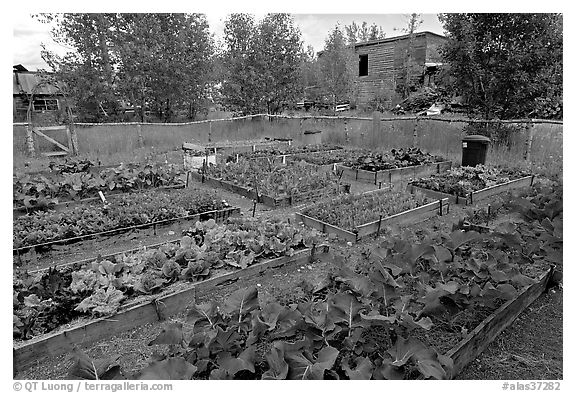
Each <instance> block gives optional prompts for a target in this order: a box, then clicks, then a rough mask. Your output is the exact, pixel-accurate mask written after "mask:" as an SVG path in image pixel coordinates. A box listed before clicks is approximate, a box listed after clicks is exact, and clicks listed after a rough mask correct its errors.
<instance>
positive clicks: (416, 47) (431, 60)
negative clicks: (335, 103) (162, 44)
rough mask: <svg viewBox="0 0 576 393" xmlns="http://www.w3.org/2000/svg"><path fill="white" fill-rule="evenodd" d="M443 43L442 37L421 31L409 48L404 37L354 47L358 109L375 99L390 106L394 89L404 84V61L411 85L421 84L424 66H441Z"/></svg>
mask: <svg viewBox="0 0 576 393" xmlns="http://www.w3.org/2000/svg"><path fill="white" fill-rule="evenodd" d="M446 40H447V38H446V37H444V36H442V35H439V34H436V33H431V32H429V31H424V32H420V33H415V34H414V35H413V37H412V43H411V44H410V35H408V34H406V35H402V36H397V37H390V38H384V39H379V40H373V41H367V42H361V43H358V44H356V45H355V52H356V54H357V56H358V77H357V80H356V83H357V92H358V97H357V99H358V105H359V106H366V105H367V104H369V103H370V102H372V101H374V99H375V98H376V97H379V99H383V98H384V99H386V100H387V101H390V103H391V101H393V97H394V95H395V92H396V91H397V87H398V86H402V85H403V84H404V78H405V75H406V73H405V71H404V69H405V64H406V61H407V59H408V58H409V59H410V61H409V63H408V64H409V67H410V80H411V82H412V83H413V84H416V85H418V84H419V83H420V84H421V83H424V81H425V80H426V78H424V76H425V75H426V69H427V65H429V64H434V65H437V64H438V63H441V62H442V58H441V54H440V51H439V47H440V46H441V45H442V44H444V43H445V42H446ZM409 46H411V50H410V55H409V56H408V48H409ZM427 80H428V81H429V80H430V78H429V77H428V79H427Z"/></svg>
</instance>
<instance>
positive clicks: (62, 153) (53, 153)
mask: <svg viewBox="0 0 576 393" xmlns="http://www.w3.org/2000/svg"><path fill="white" fill-rule="evenodd" d="M40 154H42V155H43V156H44V157H56V156H67V155H68V153H67V152H65V151H50V152H40Z"/></svg>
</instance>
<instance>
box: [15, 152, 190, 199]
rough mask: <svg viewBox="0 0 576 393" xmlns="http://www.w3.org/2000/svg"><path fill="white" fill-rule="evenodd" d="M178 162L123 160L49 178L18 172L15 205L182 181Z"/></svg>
mask: <svg viewBox="0 0 576 393" xmlns="http://www.w3.org/2000/svg"><path fill="white" fill-rule="evenodd" d="M181 174H182V172H181V170H180V169H178V167H176V166H175V165H172V164H169V165H165V164H159V163H146V164H120V165H119V166H118V167H115V168H107V169H103V170H101V171H100V172H99V173H90V172H75V173H74V172H72V173H69V172H62V173H61V174H60V175H58V176H57V177H53V178H52V177H51V178H48V177H46V176H43V175H41V174H38V175H29V174H24V175H21V174H15V175H14V176H13V180H12V191H13V203H14V207H26V208H29V209H39V208H46V207H49V206H51V205H54V204H56V203H59V202H61V201H71V200H79V199H83V198H90V197H97V196H98V192H99V191H102V192H108V193H110V192H112V193H123V192H129V191H136V190H143V189H148V188H155V187H165V186H173V185H178V184H182V180H181Z"/></svg>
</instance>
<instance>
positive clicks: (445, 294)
mask: <svg viewBox="0 0 576 393" xmlns="http://www.w3.org/2000/svg"><path fill="white" fill-rule="evenodd" d="M522 201H523V202H522V203H521V206H522V208H521V209H522V210H523V211H524V214H523V217H524V218H525V219H526V221H525V222H524V224H525V225H516V224H513V223H508V224H507V225H502V226H499V227H498V228H496V229H495V230H494V231H493V232H490V233H487V234H480V233H477V232H464V231H460V230H457V231H453V232H432V233H430V234H428V235H426V236H424V237H423V238H422V237H417V236H416V235H414V234H413V235H412V236H411V237H410V236H403V237H389V238H387V239H386V240H383V241H381V242H380V243H379V244H377V245H376V247H370V248H368V247H367V248H366V250H364V251H363V252H362V253H361V254H360V255H359V256H356V257H357V259H358V257H359V259H360V260H359V262H356V263H353V262H352V261H351V258H350V255H340V256H336V255H330V254H328V255H326V254H325V255H323V256H320V257H319V258H327V260H328V261H329V262H331V263H333V264H334V266H335V268H336V271H335V272H334V273H332V274H330V275H329V276H328V277H327V279H326V280H323V281H322V282H321V283H320V284H319V285H316V286H315V287H314V289H313V290H312V292H313V293H314V295H315V296H314V298H313V299H312V300H310V299H305V300H304V299H303V300H301V301H296V302H295V303H293V304H288V305H282V304H280V303H277V302H270V303H266V304H261V303H260V301H259V298H258V295H259V294H258V290H257V288H256V287H249V288H244V289H240V290H238V291H236V292H234V293H233V294H232V295H230V296H229V297H228V298H227V299H226V300H225V301H224V302H223V303H217V302H213V301H210V302H206V303H201V304H196V305H194V306H193V307H191V308H189V312H188V313H187V316H186V318H185V320H182V321H180V320H178V321H176V322H174V321H173V322H170V323H167V324H166V325H165V327H164V329H163V330H162V331H161V333H160V334H159V335H158V336H157V337H156V338H155V339H153V340H152V341H151V342H150V343H149V344H148V345H161V344H168V345H164V346H160V347H158V348H160V351H162V352H160V353H159V354H158V353H157V354H156V356H155V358H154V360H153V361H152V362H151V363H150V364H149V365H148V366H145V367H144V368H142V369H141V370H140V371H139V372H137V373H135V374H123V372H122V370H121V369H120V367H118V366H117V365H115V363H114V362H113V361H110V359H90V358H88V357H87V356H86V355H84V354H80V355H78V356H76V360H77V361H76V363H75V365H74V366H73V367H72V368H71V369H70V376H73V377H82V378H91V379H95V378H123V377H124V378H126V377H128V378H139V379H403V378H418V377H423V378H431V379H445V378H450V377H452V376H453V375H452V370H453V363H452V359H451V358H449V357H447V356H445V355H444V353H445V351H446V349H448V348H451V347H452V346H454V345H455V344H456V343H457V342H458V341H459V340H460V339H461V338H463V337H466V336H467V335H468V334H469V332H471V331H472V330H473V329H474V328H475V327H476V326H477V325H478V323H480V322H481V321H482V320H483V319H484V317H485V316H486V315H489V314H490V313H491V312H493V311H494V310H496V309H497V307H498V306H499V305H501V304H502V303H504V302H505V301H507V300H510V299H512V298H514V297H515V296H516V295H517V294H518V293H519V291H521V290H522V289H523V288H525V287H527V286H529V285H531V284H533V283H535V278H536V277H539V275H540V274H542V273H544V272H545V271H546V270H547V269H548V263H550V262H551V261H552V260H556V258H557V255H556V254H557V252H558V250H559V249H560V250H561V248H562V237H561V234H558V233H557V232H556V230H555V229H553V228H551V227H550V226H549V225H548V224H547V220H551V222H554V220H555V217H561V215H562V213H561V210H558V209H559V208H560V209H561V205H558V204H556V202H555V201H556V198H555V197H551V198H550V199H549V201H548V202H545V201H544V200H543V199H539V200H536V199H534V198H532V199H530V198H524V199H523V200H522ZM557 262H558V261H557V260H556V263H557ZM353 264H354V265H355V267H354V268H351V267H350V266H352V265H353ZM444 336H450V337H453V340H452V341H451V342H449V343H445V344H448V348H444V347H442V348H440V347H439V345H438V341H440V340H435V337H444ZM87 362H88V364H90V363H89V362H96V363H97V364H106V365H107V367H103V368H102V369H100V370H99V371H97V372H91V374H90V373H82V374H81V375H80V374H79V370H80V369H90V368H89V367H84V368H82V367H80V366H82V365H83V364H84V363H87ZM93 369H94V368H92V369H90V370H93Z"/></svg>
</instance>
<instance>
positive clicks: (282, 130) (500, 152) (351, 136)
mask: <svg viewBox="0 0 576 393" xmlns="http://www.w3.org/2000/svg"><path fill="white" fill-rule="evenodd" d="M468 124H484V125H487V127H486V129H487V130H490V128H491V127H494V128H496V126H498V125H503V124H505V125H517V126H519V127H517V131H516V132H514V133H513V134H512V135H510V137H509V138H508V140H507V141H506V144H505V145H503V144H498V143H494V144H492V145H491V147H490V151H489V153H488V154H489V159H490V160H491V161H492V162H496V163H501V162H510V161H515V162H518V161H523V160H525V161H526V162H531V163H532V164H535V165H544V164H549V163H550V161H551V160H553V161H554V162H555V163H557V164H558V163H559V164H560V165H561V158H562V146H563V122H562V121H556V120H540V119H519V120H488V121H486V120H476V119H467V118H452V117H448V118H447V117H442V118H440V117H417V116H407V117H389V118H384V117H381V115H380V113H379V112H375V113H374V115H373V116H372V117H347V116H287V115H266V114H258V115H250V116H243V117H237V118H230V119H215V120H203V121H196V122H187V123H105V124H100V123H75V124H74V125H73V127H72V129H73V130H74V132H73V135H74V138H76V140H75V141H74V142H76V143H75V144H76V146H75V148H76V149H75V150H76V151H77V153H78V154H80V155H103V156H104V155H110V154H113V153H130V152H133V151H134V150H136V149H142V148H143V149H153V150H155V151H162V150H177V149H179V148H180V147H181V146H182V144H183V143H184V142H192V143H199V144H202V143H207V142H216V141H229V142H233V141H240V140H247V139H258V138H262V137H270V138H292V139H293V140H294V141H295V144H299V143H302V141H303V136H304V131H307V130H320V131H322V141H323V142H327V143H336V144H341V145H350V146H361V147H369V148H381V149H390V148H398V147H409V146H417V147H420V148H422V149H423V150H426V151H430V152H433V153H436V154H441V155H444V156H445V157H447V158H449V159H452V160H453V161H454V162H458V161H459V157H460V154H461V149H462V147H461V138H462V136H463V135H464V127H465V126H466V125H468ZM13 128H14V134H13V140H14V149H13V151H14V157H17V156H20V157H29V156H31V155H33V154H37V153H38V152H39V151H41V150H42V149H43V147H42V146H41V144H42V143H43V141H41V140H39V139H43V138H38V137H37V136H36V137H34V138H33V140H32V141H31V140H30V137H29V134H30V131H29V130H30V127H29V126H28V125H27V124H26V123H15V124H14V127H13ZM27 130H28V131H27ZM27 135H28V139H27ZM64 141H65V139H64ZM60 143H61V144H64V143H62V142H60ZM551 157H552V158H551Z"/></svg>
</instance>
